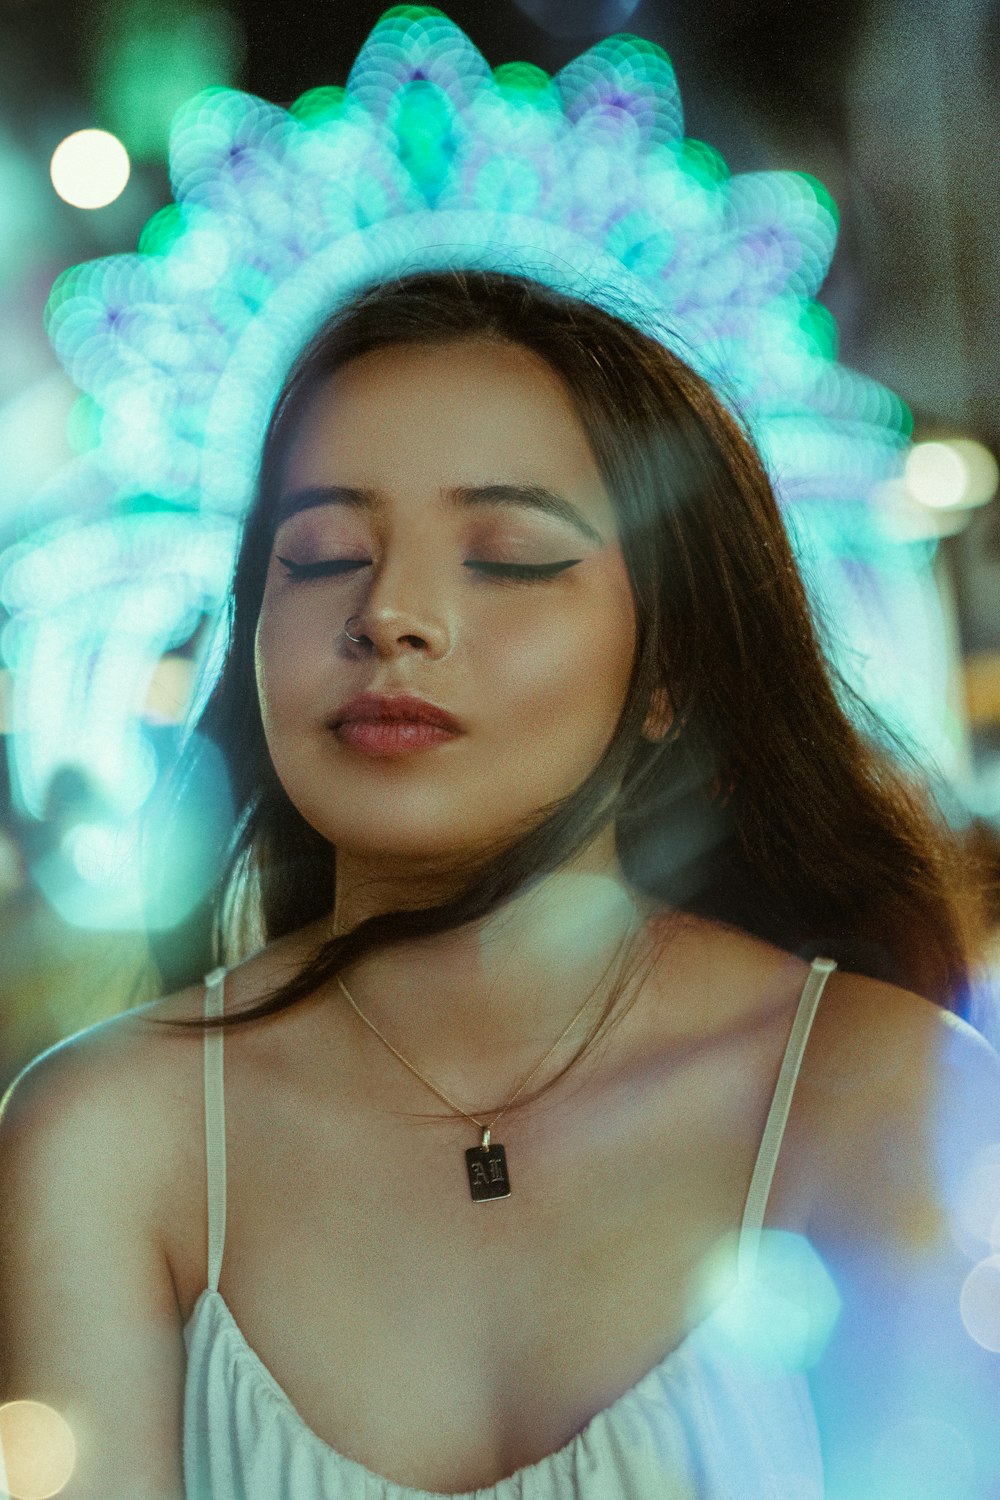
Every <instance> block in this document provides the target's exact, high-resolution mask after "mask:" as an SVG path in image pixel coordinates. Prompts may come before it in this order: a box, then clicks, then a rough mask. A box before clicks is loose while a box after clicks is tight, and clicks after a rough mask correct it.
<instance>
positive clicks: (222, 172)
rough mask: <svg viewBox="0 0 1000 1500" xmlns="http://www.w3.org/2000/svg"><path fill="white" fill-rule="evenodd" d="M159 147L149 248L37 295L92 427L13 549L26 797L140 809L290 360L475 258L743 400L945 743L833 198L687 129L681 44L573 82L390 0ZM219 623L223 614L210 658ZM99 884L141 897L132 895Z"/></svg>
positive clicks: (807, 562)
mask: <svg viewBox="0 0 1000 1500" xmlns="http://www.w3.org/2000/svg"><path fill="white" fill-rule="evenodd" d="M170 171H171V179H172V183H173V188H174V195H175V203H174V204H172V205H170V206H168V207H166V208H164V209H162V210H161V211H160V212H159V213H157V214H155V215H154V216H153V218H152V219H150V221H149V222H148V223H147V225H146V227H145V229H144V230H143V232H142V235H141V236H140V240H139V246H138V251H137V253H135V254H129V255H117V256H112V257H110V258H106V259H103V260H98V261H92V262H89V263H87V264H84V265H81V266H76V267H73V268H72V269H70V270H68V271H66V272H65V273H64V274H63V275H62V276H60V277H59V279H58V281H57V282H56V284H55V286H54V288H53V290H52V294H51V298H50V302H49V306H48V326H49V331H50V336H51V338H52V340H53V343H54V345H55V348H56V350H57V351H58V353H59V356H60V358H61V359H62V361H63V363H64V364H65V366H66V368H67V370H68V371H69V372H70V374H71V376H72V378H73V379H74V380H75V382H76V383H77V384H78V386H79V387H80V389H81V390H82V391H83V392H84V393H85V394H84V395H83V396H82V397H81V401H80V403H79V404H78V410H77V412H76V413H75V417H74V422H75V426H76V430H77V432H78V434H79V433H82V434H84V438H83V443H84V444H85V443H86V442H87V441H88V440H89V442H90V446H89V448H87V450H86V451H84V452H83V453H82V455H81V456H80V458H79V459H78V460H77V461H76V462H75V463H74V464H73V465H72V466H70V468H69V469H68V470H67V471H66V472H65V473H64V474H63V475H61V476H60V477H59V479H58V480H57V482H56V484H55V485H54V486H53V488H52V491H51V493H50V494H49V495H48V496H47V497H46V500H47V501H48V502H50V503H51V504H53V505H55V506H56V507H57V508H58V507H60V506H61V507H62V509H63V510H64V512H65V513H67V514H68V515H69V517H70V519H68V520H66V521H63V522H60V523H58V524H54V525H52V526H50V527H49V528H48V529H46V530H45V531H43V532H41V533H40V534H36V535H34V536H31V537H28V538H26V539H25V540H24V541H23V542H21V543H19V544H18V545H16V546H15V547H14V548H13V549H10V550H9V551H8V553H7V554H6V555H5V557H4V559H2V560H0V561H2V563H3V568H2V596H0V597H2V599H3V602H4V604H5V605H6V607H7V609H8V610H9V611H10V612H11V615H12V618H11V620H10V622H9V623H8V625H7V627H6V629H5V631H4V635H3V639H2V647H3V652H4V656H5V658H6V660H7V662H8V663H9V664H10V665H11V666H12V667H13V668H14V672H15V691H14V711H15V722H16V726H17V733H16V735H15V737H14V773H15V775H14V779H15V787H16V790H17V792H18V795H19V797H20V799H21V802H22V804H23V805H24V806H25V807H26V808H27V809H28V810H29V811H31V812H35V813H38V812H39V811H40V810H41V808H42V805H43V800H44V795H45V787H46V784H47V782H48V780H49V777H50V775H51V773H52V771H53V770H54V769H55V768H56V767H57V766H58V765H59V764H61V763H64V762H65V761H66V760H67V759H72V760H74V761H76V762H78V763H80V764H82V765H83V766H84V768H85V769H86V770H87V771H88V772H89V773H90V774H91V776H92V777H93V778H95V780H96V782H97V784H98V786H99V787H100V788H101V789H102V791H103V793H104V795H105V797H106V798H107V799H108V805H109V807H110V808H111V810H112V811H111V813H110V814H109V816H111V817H112V819H113V820H114V819H117V821H118V823H119V825H120V826H126V825H127V824H128V820H129V819H131V818H133V817H134V815H135V814H136V812H137V811H138V810H139V809H140V808H141V806H142V804H143V802H144V800H145V799H146V798H147V797H148V795H149V792H150V790H151V787H152V784H153V781H154V778H155V764H154V757H153V755H152V752H151V749H150V745H149V742H148V737H147V735H146V733H145V731H144V728H143V724H142V705H143V702H144V700H145V695H146V691H147V689H148V684H149V680H150V677H151V675H152V672H153V669H154V667H155V665H156V663H157V661H158V659H159V658H160V657H161V656H162V654H163V653H164V652H167V651H169V650H170V649H171V648H172V647H175V646H177V645H179V644H180V643H182V642H183V641H184V640H186V639H187V638H188V637H189V636H190V634H191V632H192V630H193V628H194V626H195V624H196V623H197V621H198V620H199V618H201V616H202V615H203V614H208V615H209V616H210V617H213V618H215V619H220V618H221V607H222V604H223V601H224V599H225V596H226V593H227V589H228V583H229V577H230V569H231V563H232V556H233V550H234V543H235V538H236V527H237V524H238V521H239V518H240V515H241V513H242V511H243V509H244V507H245V506H246V504H247V501H248V498H249V494H250V490H251V486H252V481H253V476H254V469H255V463H256V458H257V452H258V448H259V444H260V439H261V435H262V432H263V428H264V425H265V423H266V420H267V416H268V413H269V410H270V407H271V404H272V402H273V400H274V398H275V396H276V394H277V391H278V387H279V385H280V383H281V380H282V378H283V375H284V373H285V370H286V367H287V365H288V364H289V363H290V361H291V359H292V357H293V356H294V354H295V353H296V351H297V350H298V348H299V347H300V345H301V344H302V343H303V342H304V340H305V339H306V337H307V336H308V335H309V333H310V332H311V331H312V329H313V327H314V326H315V325H316V324H317V323H318V321H319V320H320V319H321V318H322V317H323V316H325V315H326V314H327V313H328V312H329V310H330V309H331V307H332V306H333V305H334V304H335V303H336V302H337V301H338V300H340V299H342V298H344V297H345V296H347V295H349V294H350V293H351V291H352V290H354V289H356V288H357V287H358V286H360V285H361V284H362V283H364V282H367V281H370V280H372V279H374V278H376V277H378V276H380V275H383V274H386V273H390V272H396V271H400V270H411V269H417V268H419V267H429V266H440V265H455V264H461V265H479V266H493V267H497V268H500V269H507V270H516V271H521V272H527V273H528V274H531V275H533V276H535V277H536V278H537V279H538V280H540V281H544V282H546V283H548V284H550V285H553V286H556V287H560V288H562V289H564V290H567V291H570V292H574V293H576V294H577V295H582V296H584V297H586V298H588V299H589V300H591V301H593V302H596V303H600V304H602V305H605V306H607V307H608V308H609V309H610V310H611V311H613V312H616V313H618V314H619V315H620V316H625V317H631V318H632V319H633V320H635V321H637V322H639V323H640V324H641V325H642V326H644V327H646V328H647V330H649V331H651V332H653V333H654V334H656V335H657V336H658V337H661V338H663V339H664V340H665V341H666V342H668V343H670V344H672V345H674V346H675V347H676V348H677V349H678V352H679V353H681V355H682V357H684V358H686V359H688V361H689V362H691V363H693V364H695V365H696V367H698V368H699V369H700V370H701V372H702V373H703V374H706V375H707V376H708V377H709V378H710V379H712V380H713V382H714V383H715V384H716V385H717V387H718V388H719V389H720V391H721V392H722V393H723V394H724V396H725V398H726V399H728V400H731V401H734V402H736V403H738V404H739V406H740V407H741V409H742V411H743V412H744V415H745V416H747V417H748V418H749V419H750V422H751V425H752V427H753V430H754V433H755V436H756V438H757V441H758V443H759V445H760V447H761V449H762V451H763V453H764V456H765V459H766V461H767V463H768V465H769V469H770V471H771V473H772V476H773V478H774V481H775V484H776V487H777V490H778V495H779V499H780V500H781V503H782V506H783V508H784V513H785V515H786V517H787V518H788V522H789V531H790V534H791V536H792V540H793V544H794V545H795V547H796V550H797V552H798V555H799V558H800V561H801V563H802V566H803V571H804V574H805V577H806V582H807V586H808V587H809V589H810V591H811V593H812V596H813V598H814V601H815V602H816V603H817V604H818V605H819V606H821V607H822V608H823V610H824V613H825V614H826V615H827V617H828V618H830V619H832V620H833V621H839V622H842V624H843V628H844V641H843V647H842V657H841V660H840V661H839V662H838V665H839V666H840V667H841V669H842V670H843V671H844V673H845V676H847V677H848V678H849V680H851V681H852V682H854V684H855V685H856V686H858V687H859V689H860V690H861V691H862V693H863V694H864V695H865V696H866V697H867V698H868V699H869V701H871V702H872V703H873V704H874V705H875V706H876V707H877V708H879V709H880V710H881V711H882V712H883V713H885V714H886V715H887V716H888V717H889V718H890V719H891V720H892V722H893V723H894V724H895V725H896V726H898V727H900V728H902V729H903V730H904V731H908V733H909V736H910V738H911V740H912V741H913V743H914V744H915V745H916V746H917V747H923V749H924V750H925V751H929V753H930V755H931V757H933V758H934V759H935V760H936V761H937V762H938V764H940V765H941V766H942V767H944V768H945V769H948V768H949V767H950V766H951V765H952V764H953V763H954V759H955V756H956V754H957V753H958V750H959V747H960V742H961V734H962V731H961V726H960V725H959V724H958V723H957V721H956V720H955V719H954V716H953V715H950V714H949V713H948V711H947V710H946V709H945V708H943V706H942V705H943V704H944V702H945V682H946V675H947V652H946V647H945V631H944V628H943V625H942V621H941V614H940V607H939V603H938V598H937V594H936V591H935V589H934V586H933V582H932V578H931V574H930V568H929V563H930V554H931V551H932V547H931V546H930V544H927V543H909V544H905V543H902V542H900V541H897V540H894V539H892V538H891V537H890V536H888V535H887V533H886V531H885V528H884V526H883V523H882V520H881V518H880V514H879V510H878V507H877V505H876V504H874V503H873V499H872V497H873V495H875V494H877V493H878V488H877V487H878V486H879V485H880V483H881V482H882V481H884V480H886V479H889V478H891V477H892V476H894V475H896V474H898V473H899V471H900V470H901V467H902V459H903V451H904V449H905V445H906V441H907V434H908V415H907V413H906V411H905V408H904V407H903V406H902V403H901V402H900V401H899V400H898V399H897V398H896V397H895V396H893V395H892V394H891V393H890V392H888V391H887V390H885V389H883V388H882V387H880V386H878V385H876V384H875V383H874V382H872V381H870V380H868V379H866V378H864V377H862V376H861V375H858V374H856V373H853V372H851V371H849V370H847V369H845V368H844V367H842V366H840V365H839V364H837V362H836V358H835V342H836V335H835V329H834V326H833V320H832V318H831V317H830V315H829V313H827V312H826V310H825V309H824V308H823V307H822V306H821V305H820V304H818V303H817V302H816V301H815V300H813V299H814V295H815V293H816V292H817V290H818V288H819V286H820V284H821V282H822V280H823V277H824V275H825V273H826V270H827V266H828V264H829V260H830V257H831V255H832V252H833V247H834V243H835V238H836V211H835V209H834V206H833V204H832V202H831V200H830V197H829V195H828V194H827V193H826V192H825V190H824V189H823V188H822V186H821V185H820V184H819V183H817V182H816V181H815V180H814V179H812V178H810V177H807V176H804V175H801V174H797V173H791V172H756V173H747V174H743V175H741V176H737V177H731V176H730V175H729V173H728V171H727V169H726V166H725V164H724V162H723V161H722V159H721V157H720V156H719V155H718V153H717V152H715V151H714V150H713V149H712V148H710V147H709V146H706V145H704V144H703V143H701V142H697V141H693V140H686V139H685V138H684V136H683V124H682V112H681V103H680V97H679V94H678V91H677V85H676V80H675V77H674V72H673V69H672V67H671V65H670V62H669V60H668V58H667V56H666V54H665V53H664V52H663V51H662V49H660V48H659V47H657V46H655V45H654V44H652V43H650V42H646V41H643V40H640V39H638V38H636V37H632V36H614V37H610V38H608V39H607V40H605V41H603V42H601V43H599V44H598V45H597V46H595V47H592V48H591V49H590V50H589V51H588V52H586V53H584V54H583V55H582V56H581V57H579V58H577V59H576V60H575V61H574V62H572V63H570V64H569V65H568V66H567V67H565V68H563V69H562V71H561V72H560V73H558V74H557V75H556V76H555V77H551V78H550V77H549V76H548V75H547V74H546V73H544V72H543V71H542V70H541V69H539V68H536V67H534V66H532V65H530V64H527V63H508V64H504V65H502V66H500V67H498V68H496V69H494V70H492V71H491V70H490V68H489V67H488V65H487V63H486V62H485V60H484V58H483V57H482V55H481V54H480V53H479V52H478V51H477V49H476V48H475V47H474V46H473V45H472V43H471V42H470V41H469V39H468V38H467V37H466V36H465V34H464V33H463V32H462V31H461V30H460V29H459V28H458V27H457V26H456V25H454V24H453V23H452V22H451V21H450V20H448V18H447V17H446V16H445V15H443V14H442V13H441V12H440V11H438V10H436V9H433V8H431V7H429V6H415V5H402V6H396V7H394V8H393V9H392V10H389V11H387V12H386V13H385V15H384V16H383V17H382V19H381V20H380V21H379V22H378V24H377V25H376V26H375V28H374V30H373V31H372V33H371V35H370V36H369V38H368V40H367V42H366V43H365V45H364V47H363V48H362V50H361V52H360V54H359V56H358V58H357V61H356V62H355V64H354V67H353V69H352V71H351V74H350V77H349V79H348V81H347V85H346V87H345V88H320V89H314V90H312V91H311V92H309V93H307V94H304V95H303V96H302V97H301V98H300V99H298V100H297V101H296V102H295V103H294V104H293V105H292V106H291V107H290V109H288V110H285V109H282V108H279V107H277V106H275V105H272V104H268V103H265V102H263V101H262V100H260V99H257V98H254V97H252V96H250V95H247V94H244V93H240V92H237V91H234V90H229V89H210V90H208V91H206V92H204V93H202V94H199V95H198V96H196V97H195V98H194V99H192V100H191V101H190V102H189V103H188V104H187V105H186V106H185V107H184V108H183V109H182V110H181V111H180V112H179V114H178V115H177V117H176V120H175V122H174V126H173V131H172V137H171V146H170ZM87 434H89V439H88V438H87V436H86V435H87ZM218 645H219V639H218V632H217V633H216V638H215V640H214V642H213V643H211V644H210V646H209V647H208V648H207V650H206V662H205V666H204V676H205V678H206V679H207V678H209V677H210V675H211V670H212V663H213V662H214V660H215V659H216V656H217V649H218ZM127 845H128V841H127V840H126V842H125V845H123V846H120V847H122V848H125V853H124V854H123V855H122V856H121V858H120V860H119V863H118V865H117V867H116V869H117V873H116V874H115V875H114V877H113V878H112V876H111V875H108V874H107V872H105V876H104V878H105V881H106V883H107V882H108V881H110V882H111V884H113V885H115V886H116V888H117V889H119V892H120V893H121V892H123V891H124V890H125V888H126V886H128V884H129V883H130V881H131V882H134V871H132V869H131V864H130V860H131V855H130V854H129V852H128V847H127ZM116 899H117V898H116ZM109 900H110V906H108V907H107V910H110V911H117V912H118V914H119V915H118V917H117V918H116V920H123V921H126V922H127V920H128V918H127V915H126V916H125V917H123V916H122V913H123V912H125V913H127V910H128V901H127V900H126V898H125V897H124V896H123V895H122V896H121V900H119V902H118V905H117V906H116V905H115V900H112V899H111V898H110V897H109ZM122 902H124V905H123V904H122ZM95 910H96V908H95ZM94 920H98V918H96V917H95V919H94ZM108 920H111V919H110V918H108Z"/></svg>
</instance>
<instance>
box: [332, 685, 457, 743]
mask: <svg viewBox="0 0 1000 1500" xmlns="http://www.w3.org/2000/svg"><path fill="white" fill-rule="evenodd" d="M362 723H364V724H404V723H405V724H429V725H431V726H433V727H435V728H439V729H445V730H447V731H448V732H449V733H450V734H458V733H460V732H461V729H462V726H461V724H459V722H458V720H457V719H456V718H455V716H454V714H451V713H449V712H448V710H447V709H446V708H440V707H439V706H438V704H436V703H432V702H430V700H429V699H426V698H418V697H416V696H414V695H413V694H411V693H373V692H367V693H358V694H357V695H356V696H355V697H354V698H352V699H351V700H350V701H349V702H348V703H345V704H343V705H342V707H341V708H340V709H339V710H338V711H337V713H336V714H335V716H334V717H333V718H332V719H331V721H330V727H331V729H334V730H337V729H340V728H342V727H343V726H344V725H346V724H362Z"/></svg>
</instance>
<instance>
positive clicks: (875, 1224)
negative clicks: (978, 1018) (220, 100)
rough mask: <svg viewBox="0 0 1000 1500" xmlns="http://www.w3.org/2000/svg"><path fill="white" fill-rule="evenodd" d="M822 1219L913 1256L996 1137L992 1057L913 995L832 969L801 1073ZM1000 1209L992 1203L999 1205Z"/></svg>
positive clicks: (996, 1067)
mask: <svg viewBox="0 0 1000 1500" xmlns="http://www.w3.org/2000/svg"><path fill="white" fill-rule="evenodd" d="M800 1092H801V1099H800V1101H799V1104H798V1111H799V1117H800V1121H799V1123H800V1128H801V1129H803V1130H804V1132H805V1133H806V1134H807V1135H808V1149H809V1152H810V1153H811V1155H812V1168H813V1171H814V1175H815V1179H816V1181H817V1183H818V1184H822V1191H820V1192H818V1193H817V1194H816V1199H815V1213H816V1222H817V1226H818V1227H822V1228H824V1229H825V1230H826V1231H828V1232H830V1233H832V1232H834V1229H835V1226H836V1227H837V1228H839V1230H840V1231H843V1229H844V1227H845V1226H846V1225H848V1224H851V1225H853V1226H854V1228H855V1229H856V1230H857V1231H858V1232H859V1233H860V1232H864V1233H865V1234H866V1235H869V1236H875V1237H880V1238H883V1239H885V1241H886V1242H890V1243H893V1244H894V1245H896V1246H897V1248H899V1249H901V1250H904V1251H908V1252H911V1253H913V1254H916V1255H920V1254H922V1253H931V1252H932V1247H933V1246H934V1245H935V1244H938V1245H940V1244H941V1243H943V1242H944V1240H946V1239H947V1238H948V1234H949V1231H948V1214H949V1211H950V1206H951V1205H952V1203H953V1200H954V1198H955V1195H956V1193H960V1192H961V1191H962V1188H961V1184H962V1182H963V1181H964V1180H965V1179H966V1178H967V1177H968V1175H969V1174H970V1173H974V1172H975V1171H976V1170H977V1163H978V1161H979V1160H980V1158H981V1156H982V1153H983V1152H985V1151H989V1150H991V1149H994V1148H996V1147H997V1146H998V1145H1000V1057H998V1056H997V1053H996V1052H995V1051H994V1049H993V1048H992V1047H991V1046H990V1044H989V1043H988V1042H987V1041H986V1040H985V1039H984V1038H983V1037H982V1036H981V1035H980V1034H979V1033H978V1032H977V1031H975V1030H974V1029H973V1028H972V1027H971V1026H969V1025H968V1024H967V1023H966V1022H964V1021H963V1020H961V1019H960V1018H959V1017H958V1016H955V1015H953V1014H951V1013H949V1012H948V1011H945V1010H943V1009H942V1008H941V1007H940V1006H938V1005H934V1004H932V1003H931V1002H930V1001H928V1000H926V999H924V998H923V997H922V996H921V995H918V994H915V993H913V992H912V991H910V990H906V989H903V988H900V987H899V986H897V985H893V984H887V983H884V982H882V981H880V980H875V979H869V978H867V977H866V976H864V975H861V974H853V973H850V972H844V971H839V970H838V971H836V972H834V973H832V974H831V975H830V977H829V979H828V980H827V984H826V988H825V990H824V994H823V1001H822V1004H821V1006H820V1008H819V1011H818V1013H817V1016H816V1021H815V1024H814V1028H813V1034H812V1037H811V1039H810V1043H809V1049H808V1051H807V1054H806V1060H805V1063H804V1066H803V1071H802V1076H801V1080H800ZM998 1207H1000V1205H998Z"/></svg>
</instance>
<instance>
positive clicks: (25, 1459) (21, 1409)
mask: <svg viewBox="0 0 1000 1500" xmlns="http://www.w3.org/2000/svg"><path fill="white" fill-rule="evenodd" d="M0 1450H2V1452H3V1459H4V1466H5V1468H6V1470H7V1491H8V1493H9V1495H10V1497H11V1500H50V1497H51V1496H53V1495H58V1493H59V1491H60V1490H61V1489H64V1488H65V1486H66V1483H67V1481H68V1480H69V1477H70V1475H71V1474H72V1472H73V1468H74V1465H75V1464H76V1439H75V1438H74V1436H73V1430H72V1428H71V1427H70V1425H69V1423H68V1422H67V1421H66V1419H65V1417H63V1416H61V1415H60V1413H59V1412H57V1411H56V1410H54V1408H53V1407H51V1406H47V1405H46V1404H45V1402H44V1401H7V1402H5V1404H4V1405H3V1406H0Z"/></svg>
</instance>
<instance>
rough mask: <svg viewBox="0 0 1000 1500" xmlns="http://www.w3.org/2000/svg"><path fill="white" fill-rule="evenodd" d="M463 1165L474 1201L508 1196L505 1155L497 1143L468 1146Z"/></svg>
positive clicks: (485, 1200)
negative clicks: (485, 1145) (467, 1174)
mask: <svg viewBox="0 0 1000 1500" xmlns="http://www.w3.org/2000/svg"><path fill="white" fill-rule="evenodd" d="M465 1165H466V1169H467V1170H468V1173H469V1191H470V1192H471V1194H472V1199H473V1202H474V1203H487V1202H489V1200H490V1199H491V1198H509V1197H510V1178H509V1177H508V1176H507V1156H506V1153H505V1151H504V1149H503V1147H502V1146H501V1145H500V1144H499V1143H497V1144H495V1145H490V1146H487V1147H483V1146H470V1147H469V1149H468V1150H467V1151H466V1153H465Z"/></svg>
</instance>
